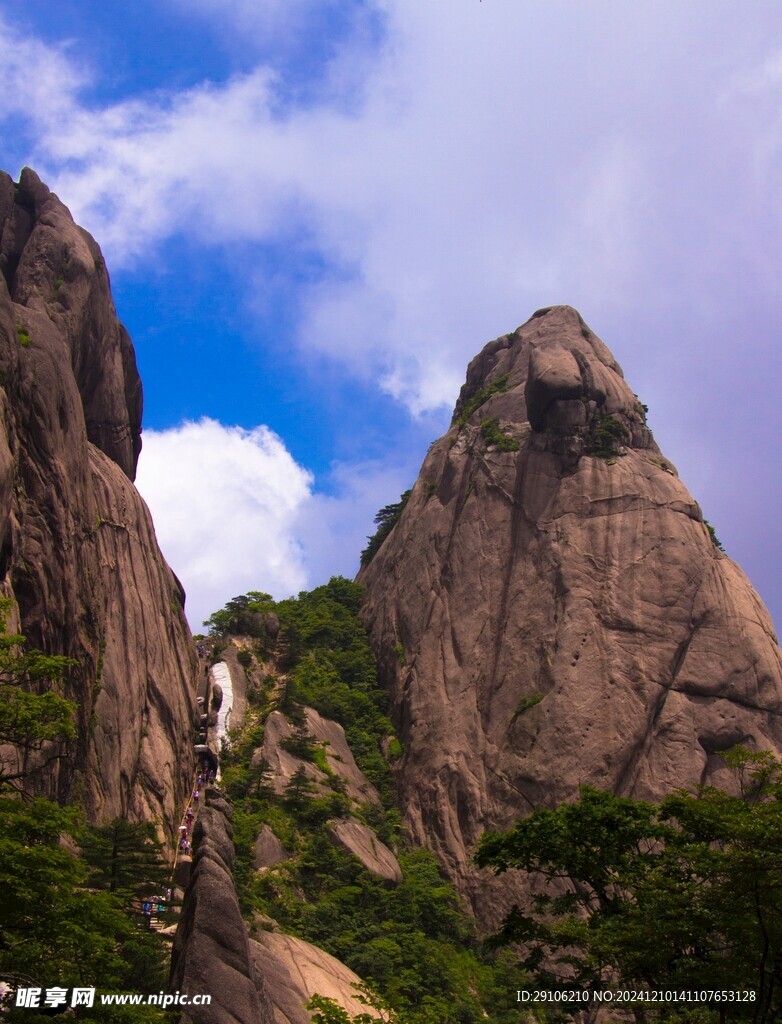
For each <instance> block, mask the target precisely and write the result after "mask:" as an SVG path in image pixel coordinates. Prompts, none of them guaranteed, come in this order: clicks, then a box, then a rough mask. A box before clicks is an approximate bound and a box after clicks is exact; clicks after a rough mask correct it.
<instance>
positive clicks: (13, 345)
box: [0, 169, 196, 831]
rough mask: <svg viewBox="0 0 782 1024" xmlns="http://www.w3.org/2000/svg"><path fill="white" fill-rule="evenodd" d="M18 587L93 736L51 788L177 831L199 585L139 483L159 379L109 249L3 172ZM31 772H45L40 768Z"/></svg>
mask: <svg viewBox="0 0 782 1024" xmlns="http://www.w3.org/2000/svg"><path fill="white" fill-rule="evenodd" d="M0 271H2V273H0V373H1V374H2V376H0V385H1V387H0V579H2V591H3V593H4V594H5V595H6V596H9V597H11V598H12V599H13V601H14V602H15V608H16V611H15V614H14V619H15V621H13V622H10V623H9V625H11V626H14V627H15V626H17V625H18V626H19V628H20V629H21V631H22V632H23V633H25V634H26V635H27V637H28V640H29V642H30V643H31V644H32V645H33V646H35V647H37V648H40V649H42V650H44V651H45V652H47V653H52V654H63V655H67V656H69V657H71V658H73V659H74V662H75V664H74V666H73V668H72V669H71V670H70V672H69V676H68V680H67V688H66V694H65V695H66V696H68V697H69V698H71V699H73V700H75V701H76V702H77V703H78V705H79V711H78V739H77V740H76V741H75V742H74V743H73V744H72V745H71V746H70V747H69V748H68V749H67V750H66V751H63V752H64V753H65V754H66V755H67V756H66V757H64V758H63V759H62V760H60V761H59V762H58V766H57V767H56V768H55V769H54V770H51V768H50V769H47V772H46V773H45V774H44V775H41V776H40V777H39V778H37V779H35V777H34V776H33V788H34V789H35V791H36V792H38V793H41V794H43V795H49V796H53V797H58V798H61V799H70V800H73V799H75V800H77V801H78V802H80V803H81V804H83V806H84V807H85V808H86V810H87V812H88V814H89V816H90V817H91V818H92V819H94V820H98V819H107V818H112V817H114V816H116V815H123V816H126V817H129V818H131V819H144V818H146V819H153V818H155V819H160V820H162V821H163V822H164V823H165V824H166V826H167V827H168V829H169V830H172V831H173V830H174V829H175V825H176V808H177V807H178V806H181V803H182V801H183V797H184V794H185V792H186V789H187V786H188V785H189V783H190V779H191V778H192V772H193V754H192V736H191V728H190V726H191V723H193V722H194V715H195V704H194V697H195V693H194V689H195V673H196V659H195V655H194V652H193V650H192V644H191V642H190V633H189V630H188V627H187V623H186V621H185V618H184V613H183V606H184V592H183V590H182V587H181V585H180V584H179V582H178V580H177V579H176V577H175V576H174V575H173V573H172V572H171V570H170V569H169V567H168V566H167V565H166V563H165V560H164V559H163V557H162V555H161V553H160V550H159V548H158V546H157V542H156V539H155V533H154V528H153V525H152V521H151V518H150V516H149V511H148V509H147V508H146V505H145V504H144V502H143V500H142V499H141V497H140V496H139V494H138V492H137V491H136V489H135V487H134V486H133V483H132V481H133V478H134V475H135V469H136V462H137V459H138V456H139V452H140V449H141V412H142V390H141V381H140V379H139V376H138V372H137V370H136V362H135V355H134V352H133V347H132V345H131V343H130V339H129V338H128V335H127V332H126V331H125V329H124V328H123V327H122V325H121V324H120V323H119V321H118V320H117V317H116V313H115V310H114V305H113V302H112V299H111V292H110V286H109V278H108V274H107V272H106V267H105V264H104V261H103V258H102V255H101V252H100V249H99V248H98V246H97V244H96V243H95V241H94V240H93V239H92V238H91V236H90V235H89V234H87V232H86V231H84V230H83V229H81V228H79V227H77V226H76V225H75V224H74V222H73V220H72V218H71V215H70V213H69V212H68V210H67V209H66V208H65V207H64V206H63V204H62V203H61V202H60V201H59V199H58V198H57V197H56V196H55V195H54V194H53V193H51V192H50V191H49V189H48V188H47V187H46V186H45V185H43V184H42V183H41V182H40V181H39V179H38V178H37V177H36V175H35V174H34V173H33V172H32V171H30V170H29V169H26V170H24V171H23V172H22V175H21V178H20V181H19V183H18V184H15V183H14V182H13V181H12V180H11V178H9V177H8V175H5V174H0ZM29 767H34V766H33V765H30V766H29Z"/></svg>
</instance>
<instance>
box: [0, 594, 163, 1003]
mask: <svg viewBox="0 0 782 1024" xmlns="http://www.w3.org/2000/svg"><path fill="white" fill-rule="evenodd" d="M9 613H10V602H8V601H3V602H2V603H0V742H2V743H13V744H15V745H16V746H17V747H18V749H19V750H20V751H22V752H23V754H25V755H26V756H27V757H30V755H33V758H34V760H33V763H34V764H35V765H36V766H37V770H40V769H41V767H45V766H47V765H49V764H51V763H52V761H53V760H55V759H57V758H59V757H62V756H64V754H63V752H62V750H63V748H62V743H63V742H64V741H67V740H68V739H70V738H71V737H72V736H73V735H74V726H73V717H74V713H75V710H76V706H75V704H73V702H71V701H68V700H65V699H64V698H63V697H62V696H61V695H59V694H58V693H57V692H56V691H57V687H58V686H59V685H60V683H61V681H62V678H63V676H64V674H65V673H66V672H67V670H68V668H69V667H70V665H71V662H70V661H69V660H68V659H66V658H59V657H50V656H47V655H45V654H43V653H41V652H40V651H35V650H31V649H29V648H28V647H27V646H26V642H25V638H24V637H23V636H21V635H16V634H10V635H9V634H8V633H7V632H6V630H5V621H6V618H7V616H8V614H9ZM43 686H47V687H50V689H46V690H44V691H43V692H38V689H39V688H41V687H43ZM28 781H29V769H28V768H27V767H26V761H25V758H22V759H21V760H17V758H16V757H14V756H12V755H10V754H9V755H8V756H7V758H6V759H5V760H3V761H2V763H0V893H1V894H2V895H1V896H0V980H2V981H4V982H5V983H6V984H8V985H10V986H12V987H16V986H22V987H38V988H44V989H45V988H47V987H51V986H59V987H61V988H71V987H73V986H95V987H98V988H99V989H100V990H102V991H120V992H121V991H125V992H140V993H157V992H159V991H160V990H161V989H163V988H165V987H166V984H167V974H166V970H165V966H164V965H165V963H166V961H167V957H168V950H167V947H166V946H165V943H164V942H163V941H162V940H161V939H160V937H159V936H158V935H157V934H155V933H151V932H148V931H147V930H146V929H145V927H144V926H143V922H142V921H141V920H140V919H139V917H138V915H137V913H136V902H137V898H138V896H139V895H140V894H142V893H145V894H147V895H153V894H154V892H153V890H154V888H155V887H156V886H159V884H160V880H161V879H162V877H163V874H164V870H165V869H164V866H163V864H162V859H161V851H160V845H159V843H158V842H157V841H156V839H155V837H154V827H153V826H151V825H135V826H134V825H128V824H127V823H126V822H124V821H116V822H112V823H111V824H110V825H107V826H103V827H100V828H99V827H94V826H88V825H85V824H84V823H83V821H82V819H81V816H80V815H79V813H78V811H77V810H76V808H73V807H60V806H58V805H57V804H55V803H52V802H50V801H48V800H42V799H29V798H25V799H22V798H21V796H20V792H19V791H20V790H21V789H22V788H23V787H24V785H25V783H26V782H28ZM12 999H13V996H7V997H6V1000H5V1002H6V1005H5V1006H4V1007H3V1009H2V1011H0V1012H2V1015H3V1019H4V1020H8V1021H17V1020H18V1021H23V1020H25V1021H26V1020H29V1019H30V1016H31V1012H32V1011H31V1010H29V1009H24V1008H19V1009H17V1008H16V1007H14V1006H10V1005H7V1004H8V1003H9V1002H10V1001H11V1000H12ZM2 1005H3V1004H2V1002H0V1006H2ZM70 1014H71V1019H77V1020H95V1021H106V1022H111V1021H120V1022H122V1021H142V1022H143V1021H162V1020H167V1019H170V1018H169V1016H168V1015H166V1014H163V1013H162V1012H159V1011H157V1010H156V1009H155V1008H153V1007H149V1008H146V1007H106V1008H101V1007H98V1006H96V1007H94V1008H92V1009H89V1008H86V1007H79V1008H76V1009H74V1010H72V1011H70Z"/></svg>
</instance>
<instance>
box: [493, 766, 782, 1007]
mask: <svg viewBox="0 0 782 1024" xmlns="http://www.w3.org/2000/svg"><path fill="white" fill-rule="evenodd" d="M727 760H728V763H729V765H730V766H731V767H732V769H733V770H734V772H735V773H736V776H737V778H738V779H739V780H740V781H741V783H742V795H741V796H739V797H735V796H730V795H728V794H727V793H724V792H722V791H719V790H716V789H713V788H708V787H702V788H699V789H698V790H697V791H695V792H694V793H691V792H687V791H680V792H678V793H676V794H674V795H673V796H671V797H668V798H667V799H666V800H663V801H662V802H660V803H659V804H649V803H643V802H639V801H633V800H628V799H626V798H623V797H617V796H613V795H611V794H609V793H602V792H599V791H597V790H594V789H590V788H584V789H582V791H581V798H580V800H579V801H578V802H577V803H575V804H564V805H562V806H561V807H559V808H558V809H556V810H553V811H551V810H539V811H535V812H534V813H533V814H531V815H530V816H529V817H528V818H526V819H524V820H523V821H520V822H518V823H517V824H516V825H515V826H514V828H513V829H511V831H510V832H508V833H505V834H496V833H487V834H486V835H485V836H484V837H483V838H482V840H481V843H480V845H479V849H478V854H477V857H476V860H477V862H478V864H479V865H481V866H484V867H485V866H493V867H495V869H496V870H498V871H505V870H507V869H508V868H520V869H522V870H524V871H528V872H532V873H535V874H537V875H539V876H542V877H543V879H545V880H547V881H548V882H553V883H555V888H554V889H553V890H550V894H548V895H543V896H540V897H538V898H537V899H536V900H535V902H534V905H533V907H532V909H531V910H528V912H527V913H523V912H522V911H520V910H519V908H518V907H514V908H513V909H512V910H511V912H510V914H509V915H508V917H507V919H506V922H505V926H504V929H503V932H502V934H501V940H502V941H506V942H514V943H515V942H521V943H524V945H525V949H526V957H527V964H528V966H529V967H531V968H532V969H533V971H534V974H533V978H532V981H533V983H534V985H536V986H541V987H557V986H567V985H572V984H574V985H578V986H582V987H590V986H591V987H595V988H601V987H605V983H606V981H607V980H608V979H615V987H623V988H634V989H649V990H654V989H659V988H663V987H664V988H676V989H699V988H703V987H704V980H705V979H708V982H709V984H708V988H713V989H726V990H727V989H730V990H754V991H755V992H756V993H757V999H756V1001H755V1002H747V1003H741V1002H738V1003H732V1004H731V1005H730V1006H729V1007H727V1008H726V1007H722V1008H721V1009H722V1013H723V1016H720V1015H719V1013H718V1010H719V1009H720V1008H719V1007H718V1006H715V1005H713V1004H712V1005H708V1006H704V1007H703V1008H702V1009H701V1010H700V1011H699V1012H700V1013H701V1017H700V1019H702V1020H704V1021H712V1020H717V1019H718V1018H719V1019H720V1020H725V1019H727V1020H735V1021H742V1020H753V1021H757V1022H769V1021H771V1020H773V1019H775V1015H778V1014H779V1012H780V1010H782V916H781V915H780V914H779V906H780V901H781V900H782V770H781V767H780V763H779V762H778V761H776V759H775V758H773V757H772V756H771V755H768V754H754V753H751V752H749V751H746V750H741V749H739V750H737V751H736V752H734V753H733V754H731V755H729V756H728V757H727ZM564 881H568V882H569V883H570V884H568V885H563V884H562V882H564ZM692 1009H695V1007H693V1008H692ZM651 1012H652V1010H651V1009H649V1013H651ZM724 1014H727V1016H725V1015H724ZM648 1019H667V1018H666V1017H665V1011H664V1010H660V1011H659V1012H658V1013H655V1014H654V1015H653V1016H652V1017H650V1018H648Z"/></svg>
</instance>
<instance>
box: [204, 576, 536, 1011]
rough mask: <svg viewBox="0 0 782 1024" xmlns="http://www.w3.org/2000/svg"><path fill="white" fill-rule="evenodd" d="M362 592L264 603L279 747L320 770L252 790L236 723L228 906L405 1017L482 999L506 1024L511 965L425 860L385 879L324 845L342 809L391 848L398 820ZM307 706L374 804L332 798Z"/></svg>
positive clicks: (249, 732)
mask: <svg viewBox="0 0 782 1024" xmlns="http://www.w3.org/2000/svg"><path fill="white" fill-rule="evenodd" d="M361 599H362V595H361V588H360V587H359V586H357V585H356V584H354V583H351V582H350V581H349V580H345V579H342V578H336V579H332V580H330V581H329V583H328V584H327V585H326V586H324V587H318V588H317V589H316V590H314V591H311V592H309V593H302V594H299V595H298V597H297V598H295V599H293V598H292V599H290V600H287V601H280V602H278V603H277V604H275V605H274V606H273V608H272V610H273V611H274V613H275V614H276V615H277V617H278V618H279V621H280V637H279V641H280V642H279V649H278V664H277V666H276V667H277V668H278V669H279V670H280V687H279V696H278V705H277V706H278V708H279V709H280V710H282V711H284V713H285V715H286V716H287V718H288V720H289V721H290V722H291V723H292V724H293V725H294V729H293V733H292V736H291V737H290V738H289V739H288V740H287V741H286V742H285V744H284V746H286V747H287V748H288V749H289V750H291V751H292V752H294V753H296V754H297V756H299V757H300V758H304V759H305V761H309V762H310V763H313V764H315V765H316V766H317V767H319V768H320V769H321V772H322V779H321V781H320V783H319V785H318V786H315V784H314V783H313V781H312V779H311V778H310V773H311V769H309V766H306V767H305V765H304V764H302V765H301V766H300V767H299V769H298V770H297V771H296V772H295V773H294V775H293V776H292V778H291V779H290V781H289V784H288V786H287V789H286V791H285V792H284V793H283V794H282V795H281V796H276V795H275V794H274V793H273V792H272V790H271V787H269V786H268V785H264V784H263V782H262V781H261V780H262V777H263V768H262V766H261V762H260V761H259V760H258V754H257V748H258V747H259V746H260V743H261V742H262V733H263V726H262V725H261V724H260V723H261V721H262V712H258V711H256V709H255V708H251V709H250V713H249V716H248V718H249V721H248V724H247V725H246V726H245V728H244V729H243V730H242V731H241V732H240V733H238V734H237V735H236V736H235V737H234V738H233V740H232V744H231V748H230V750H229V751H228V753H227V755H226V756H225V757H224V758H223V760H222V763H221V771H222V774H223V781H224V785H225V787H226V789H227V791H228V795H229V796H230V797H231V798H232V799H233V801H234V843H235V846H236V858H237V867H236V879H237V888H238V892H239V899H240V904H241V906H242V909H243V912H244V913H245V914H246V915H247V916H248V917H249V918H252V916H253V915H254V914H263V915H268V916H270V917H273V918H274V919H275V920H277V921H278V922H279V923H280V924H281V926H282V927H283V928H284V929H285V930H287V931H289V932H291V933H292V934H294V935H297V936H299V937H301V938H303V939H306V940H308V941H311V942H315V943H317V944H318V945H320V946H321V947H322V948H324V949H325V950H326V951H327V952H330V953H332V954H333V955H334V956H337V957H338V958H340V959H341V960H343V961H344V962H345V963H347V964H348V966H349V967H351V968H353V969H354V970H355V971H357V972H358V973H359V974H360V975H361V976H362V977H365V978H366V979H367V981H368V982H369V984H371V985H372V988H373V989H374V990H375V991H377V992H379V993H381V995H382V998H383V999H384V1000H387V1001H388V1004H389V1005H390V1006H393V1008H394V1011H393V1012H394V1013H397V1014H398V1015H399V1020H400V1022H403V1024H465V1022H475V1024H477V1022H479V1021H483V1020H485V1017H484V1013H483V1007H487V1008H488V1009H490V1011H491V1018H490V1019H491V1020H492V1021H494V1022H496V1024H510V1022H511V1021H512V1022H514V1024H516V1022H517V1020H518V1013H517V1007H516V1004H515V1003H514V1002H512V1000H513V999H514V998H515V989H516V987H517V972H513V973H512V972H511V968H510V965H509V964H508V963H506V962H505V960H503V954H498V953H496V952H494V951H491V952H484V951H483V950H482V948H481V947H480V946H479V944H478V943H477V941H476V939H475V936H474V935H473V931H472V924H471V922H470V920H469V919H468V918H467V917H466V915H464V914H463V913H462V911H461V910H460V908H459V904H458V900H457V897H456V894H455V892H454V890H453V888H452V887H451V885H450V884H449V883H448V882H446V881H445V880H444V879H443V877H442V875H441V873H440V870H439V867H438V865H437V863H436V861H435V859H434V858H433V857H432V855H431V854H429V853H426V852H424V851H417V852H413V853H407V854H405V853H402V854H400V855H399V860H400V864H401V867H402V871H403V874H404V878H403V881H402V883H401V884H400V885H398V886H390V885H389V884H388V883H387V882H385V881H383V880H382V879H380V878H378V877H376V876H375V875H372V874H370V873H369V872H368V871H367V870H366V869H365V868H364V867H363V866H362V864H361V863H360V862H359V861H358V860H357V859H356V858H355V857H353V856H351V855H350V854H349V853H348V852H347V851H346V850H344V849H342V848H340V847H339V846H337V845H336V844H335V843H334V841H333V837H332V835H331V832H330V830H329V823H330V822H331V821H333V820H334V819H337V818H344V817H346V816H348V815H351V816H355V817H358V818H360V819H362V820H363V821H364V822H365V823H366V824H367V825H368V826H369V827H370V828H372V829H374V830H375V833H376V834H377V836H378V838H379V839H380V840H381V841H382V842H385V843H386V844H388V845H389V846H392V847H394V846H395V845H396V844H397V842H398V839H399V834H400V826H401V818H400V815H399V812H398V811H397V810H396V809H395V808H393V806H392V786H391V775H390V771H389V766H388V763H387V761H386V758H385V757H384V756H383V753H382V749H383V748H384V747H386V744H387V745H388V746H387V749H388V752H389V754H388V756H389V758H391V759H393V758H397V757H400V756H401V755H402V747H401V744H400V743H399V742H398V740H395V739H394V738H393V728H392V725H391V722H390V720H389V718H388V698H387V695H386V694H385V693H384V692H383V691H382V690H381V689H380V688H379V686H378V683H377V673H376V665H375V660H374V657H373V655H372V652H371V649H370V648H369V645H368V642H367V637H366V632H365V630H364V628H363V626H362V625H361V621H360V619H359V618H358V611H359V608H360V606H361ZM213 619H214V617H213ZM305 706H306V707H313V708H315V709H316V710H317V711H319V712H320V713H321V714H322V715H323V716H324V717H326V718H330V719H332V720H336V721H338V722H339V723H340V724H341V725H342V726H343V727H344V729H345V732H346V736H347V739H348V742H349V744H350V747H351V750H352V752H353V755H354V757H355V758H356V761H357V762H358V765H359V767H360V768H361V770H362V771H363V772H364V774H365V775H366V776H367V777H368V778H369V780H370V781H371V782H372V783H373V785H375V787H376V788H377V789H378V791H379V792H380V794H381V799H382V800H383V803H384V806H383V807H377V806H374V805H363V806H361V807H358V806H357V805H356V804H355V802H354V801H352V800H349V799H348V798H347V797H346V795H345V794H344V792H341V788H342V780H341V778H340V777H339V776H338V775H337V774H336V773H335V772H334V771H332V770H331V769H330V766H329V764H328V763H327V761H326V750H325V747H324V745H323V744H322V743H318V742H316V741H315V740H314V739H313V737H311V736H310V735H309V734H308V730H307V727H306V719H305V717H304V712H303V708H304V707H305ZM264 710H266V709H264ZM389 737H391V739H390V740H389ZM265 767H266V768H268V766H265ZM264 825H268V826H269V827H270V828H271V829H272V830H273V831H274V834H275V835H276V836H277V837H278V838H279V839H280V841H281V842H282V843H283V845H284V846H285V848H286V850H287V851H288V852H289V854H290V858H289V859H288V860H287V861H285V862H283V863H281V864H278V865H275V866H274V867H272V868H270V869H269V870H267V871H264V872H263V873H262V874H259V873H258V872H257V871H255V869H254V864H253V847H254V844H255V841H256V838H257V836H258V835H259V833H260V832H261V829H262V828H263V827H264ZM312 1008H313V1010H314V1011H315V1012H316V1013H318V1014H320V1015H321V1016H320V1017H316V1018H315V1019H316V1020H318V1019H319V1020H322V1021H342V1020H344V1012H343V1011H341V1010H339V1007H336V1008H335V1007H334V1006H333V1005H331V1004H330V1003H329V1001H328V1000H322V999H321V1000H316V1001H315V1002H313V1004H312ZM340 1014H342V1016H340ZM329 1015H330V1016H329ZM349 1019H350V1018H349V1017H348V1020H349ZM360 1019H361V1017H360V1015H359V1017H358V1020H360Z"/></svg>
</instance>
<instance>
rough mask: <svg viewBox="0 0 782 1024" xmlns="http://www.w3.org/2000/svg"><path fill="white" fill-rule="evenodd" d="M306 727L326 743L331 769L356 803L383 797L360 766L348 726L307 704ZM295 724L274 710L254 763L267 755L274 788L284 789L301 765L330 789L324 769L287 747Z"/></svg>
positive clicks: (318, 783)
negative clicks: (326, 716) (350, 743)
mask: <svg viewBox="0 0 782 1024" xmlns="http://www.w3.org/2000/svg"><path fill="white" fill-rule="evenodd" d="M304 714H305V718H306V728H307V732H308V733H309V734H310V736H312V737H313V739H314V740H315V741H317V742H318V743H321V744H323V751H324V754H325V757H326V764H327V765H328V766H329V769H330V771H331V772H332V773H333V774H334V775H337V776H339V778H340V779H342V781H343V782H344V784H345V793H346V794H347V796H349V797H350V798H351V799H353V800H355V801H356V802H357V803H371V804H377V805H379V803H380V797H379V795H378V792H377V790H376V789H375V787H374V786H373V785H372V783H371V782H370V781H369V780H368V779H367V777H366V776H365V775H364V773H363V772H362V771H361V770H360V769H359V767H358V765H357V764H356V760H355V758H354V757H353V754H352V752H351V750H350V747H349V745H348V741H347V740H346V738H345V730H344V729H343V728H342V726H341V725H339V724H338V723H337V722H332V721H330V720H329V719H327V718H323V717H322V716H321V715H319V714H318V712H317V711H315V710H314V709H313V708H305V709H304ZM293 731H294V730H293V726H292V725H291V724H290V722H288V720H287V719H286V718H285V716H284V715H283V714H282V712H280V711H273V712H272V713H271V714H270V715H269V716H268V718H267V719H266V722H265V724H264V733H263V746H262V747H260V748H259V749H258V750H257V751H256V752H255V754H254V755H253V761H254V763H255V764H257V763H258V761H259V760H260V759H261V758H264V759H265V760H266V762H267V763H268V765H269V769H270V772H271V781H272V786H273V788H274V792H275V793H277V794H278V795H280V794H282V793H284V792H285V790H286V789H287V787H288V784H289V783H290V781H291V779H292V778H293V776H294V774H295V773H296V772H297V771H298V770H299V769H301V768H303V769H304V772H305V774H306V776H307V778H308V779H309V780H310V782H312V783H313V784H314V785H315V787H316V789H317V790H318V791H321V792H326V791H328V790H329V789H330V787H329V786H328V778H327V776H326V775H325V773H324V772H322V771H321V770H320V769H319V768H317V767H316V766H315V765H314V764H312V763H311V762H310V761H306V760H304V759H303V758H301V757H299V756H297V755H296V754H295V753H292V752H291V751H289V750H286V749H285V746H284V741H286V740H288V739H290V738H291V736H292V735H293Z"/></svg>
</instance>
